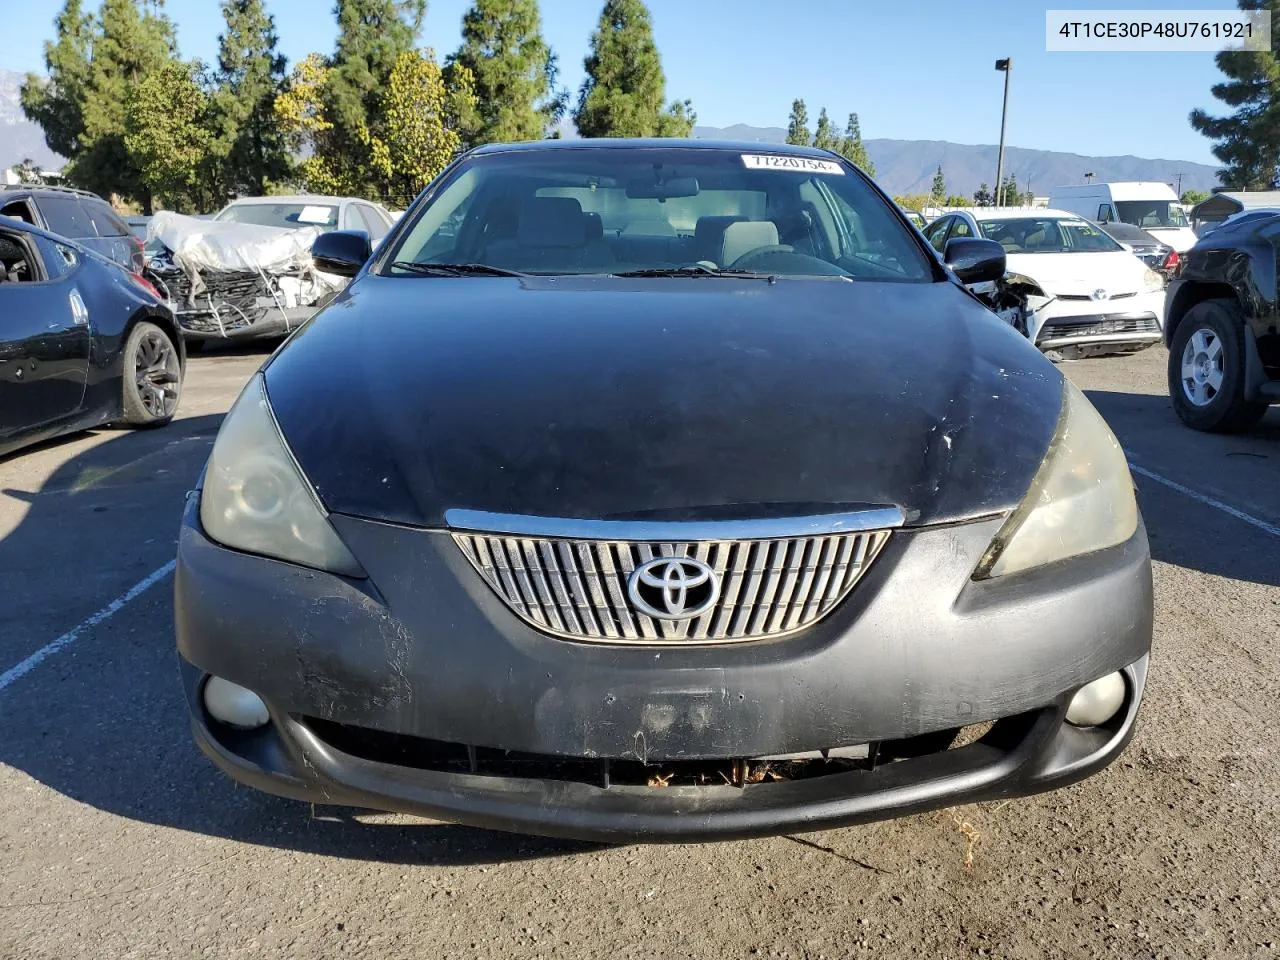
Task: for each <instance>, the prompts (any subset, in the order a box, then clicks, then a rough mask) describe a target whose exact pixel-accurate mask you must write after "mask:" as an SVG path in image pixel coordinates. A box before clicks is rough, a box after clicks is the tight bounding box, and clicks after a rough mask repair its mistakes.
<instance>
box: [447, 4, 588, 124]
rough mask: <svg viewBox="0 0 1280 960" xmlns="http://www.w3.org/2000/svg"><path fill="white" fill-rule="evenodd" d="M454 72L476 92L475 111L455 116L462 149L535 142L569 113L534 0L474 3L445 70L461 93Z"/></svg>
mask: <svg viewBox="0 0 1280 960" xmlns="http://www.w3.org/2000/svg"><path fill="white" fill-rule="evenodd" d="M459 69H463V70H466V71H467V72H468V73H469V74H470V76H471V81H472V83H473V85H474V88H475V106H474V108H473V109H471V110H467V111H464V112H462V113H461V114H459V116H458V122H459V123H460V124H462V127H463V129H462V133H463V137H464V139H465V142H466V144H467V145H474V144H480V143H491V142H504V143H505V142H511V141H516V140H538V139H540V138H542V137H544V136H546V135H547V134H548V133H549V132H550V130H551V128H552V127H554V126H555V125H556V124H557V123H559V122H560V119H561V117H563V116H564V112H565V110H566V109H567V107H568V101H569V94H568V92H567V91H564V90H559V89H557V88H556V76H557V73H558V68H557V64H556V57H555V54H554V53H552V51H551V48H550V47H549V46H547V43H546V41H545V40H543V39H542V18H541V16H540V15H539V13H538V3H537V0H475V3H474V4H473V6H472V7H471V9H469V10H468V11H467V13H466V15H465V16H464V17H463V18H462V46H461V47H460V48H459V49H458V51H457V52H456V53H455V54H453V56H452V57H450V58H449V62H448V64H447V66H446V74H447V76H446V79H447V80H448V82H449V83H450V85H452V86H454V87H455V88H459V89H461V88H464V87H465V86H466V80H465V79H464V78H462V77H461V76H455V75H454V72H455V71H458V70H459Z"/></svg>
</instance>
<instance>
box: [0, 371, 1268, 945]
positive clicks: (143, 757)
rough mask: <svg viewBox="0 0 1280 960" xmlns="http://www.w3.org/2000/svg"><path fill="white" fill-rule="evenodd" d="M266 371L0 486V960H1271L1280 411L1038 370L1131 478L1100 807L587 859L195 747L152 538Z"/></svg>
mask: <svg viewBox="0 0 1280 960" xmlns="http://www.w3.org/2000/svg"><path fill="white" fill-rule="evenodd" d="M265 356H266V353H265V351H264V350H252V349H249V350H238V351H230V352H213V353H206V354H200V355H196V356H193V357H192V359H191V363H190V368H189V374H188V380H187V384H186V390H185V395H184V397H183V401H182V407H181V411H180V417H179V419H178V420H177V421H176V422H175V423H173V424H172V425H170V426H169V427H167V428H165V429H162V430H156V431H146V432H138V433H131V432H126V431H120V430H110V429H109V430H99V431H95V432H93V433H91V434H85V435H81V436H78V437H74V438H69V439H63V440H60V441H55V442H52V443H46V444H43V445H41V446H39V447H37V448H34V449H31V450H27V451H24V452H21V453H18V454H15V455H12V456H10V457H8V458H5V459H0V571H2V572H3V575H4V585H5V590H4V594H3V603H4V606H5V608H6V609H5V610H4V614H3V617H2V618H0V957H3V958H6V960H7V958H15V960H17V958H22V960H37V958H39V960H44V958H49V960H53V958H59V960H62V958H71V957H93V958H98V957H102V958H132V957H137V958H146V960H151V958H160V957H205V956H207V957H218V958H239V957H246V958H247V957H269V956H287V957H297V958H310V957H330V956H334V957H338V956H340V957H370V958H374V957H377V958H392V957H396V958H398V957H448V958H452V957H503V958H506V957H543V956H554V957H573V958H578V957H599V956H609V957H611V958H623V957H644V958H657V957H673V958H674V957H690V956H700V957H701V956H706V957H754V956H769V957H795V958H819V957H831V958H835V957H848V956H876V957H882V956H883V957H914V956H924V957H969V956H992V957H1012V958H1022V957H1026V958H1032V957H1072V958H1076V957H1081V958H1086V957H1087V958H1094V957H1104V956H1105V957H1112V956H1114V957H1124V958H1135V957H1142V958H1157V957H1170V958H1174V957H1176V958H1182V957H1205V958H1215V960H1217V958H1234V957H1272V956H1280V893H1278V892H1277V888H1278V887H1280V794H1278V792H1277V787H1276V784H1277V783H1280V748H1278V744H1280V737H1278V736H1277V733H1276V729H1277V720H1278V719H1280V716H1278V714H1280V707H1278V706H1277V704H1280V409H1277V410H1272V411H1271V413H1270V414H1269V415H1268V417H1267V419H1266V420H1265V421H1264V422H1263V423H1262V424H1261V425H1260V426H1259V427H1257V428H1256V429H1255V430H1253V431H1251V432H1250V433H1249V434H1246V435H1243V436H1232V437H1217V436H1208V435H1204V434H1198V433H1195V432H1193V431H1191V430H1188V429H1185V428H1184V427H1182V426H1181V425H1180V424H1179V423H1178V422H1177V420H1176V419H1175V417H1174V415H1173V413H1172V411H1171V410H1170V408H1169V403H1168V400H1167V398H1166V396H1165V395H1164V360H1165V353H1164V350H1163V348H1162V347H1156V348H1153V349H1150V350H1148V351H1146V352H1144V353H1141V354H1138V355H1136V356H1133V357H1128V358H1099V359H1095V360H1089V361H1083V362H1079V363H1069V364H1064V366H1063V370H1064V372H1066V373H1067V374H1068V375H1069V376H1070V377H1071V378H1072V379H1073V380H1074V381H1075V382H1076V383H1077V384H1078V385H1079V386H1080V387H1081V388H1082V389H1084V390H1085V391H1086V393H1087V394H1088V395H1089V396H1090V398H1091V399H1092V400H1093V401H1094V403H1095V404H1096V405H1097V406H1098V408H1099V409H1100V410H1101V411H1102V413H1103V414H1104V416H1106V418H1107V419H1108V421H1109V422H1110V423H1111V425H1112V427H1113V428H1114V429H1115V430H1116V432H1117V434H1118V435H1119V437H1120V439H1121V442H1122V443H1123V444H1124V446H1125V449H1126V452H1127V453H1128V455H1129V457H1130V460H1131V462H1132V464H1133V466H1134V470H1135V476H1136V480H1137V483H1138V487H1139V496H1140V502H1141V506H1142V510H1143V513H1144V516H1145V519H1146V523H1147V527H1148V531H1149V535H1150V538H1151V547H1152V553H1153V556H1154V558H1155V581H1156V638H1155V646H1154V651H1153V656H1152V663H1151V673H1150V679H1149V682H1148V688H1147V700H1146V704H1145V707H1144V714H1143V716H1142V717H1141V720H1140V729H1139V732H1138V734H1137V737H1136V738H1135V740H1134V742H1133V744H1132V745H1131V746H1130V748H1129V749H1128V751H1127V752H1126V753H1125V754H1124V755H1123V756H1122V757H1121V759H1120V760H1119V761H1117V762H1116V763H1115V764H1114V765H1113V766H1111V767H1110V768H1108V769H1107V770H1106V771H1104V772H1103V773H1101V774H1100V775H1098V776H1096V777H1094V778H1092V779H1090V780H1088V781H1085V782H1084V783H1082V784H1079V785H1077V786H1075V787H1072V788H1069V789H1067V790H1063V791H1058V792H1056V793H1051V794H1046V795H1042V796H1038V797H1032V798H1027V799H1021V800H1013V801H1005V802H1001V803H993V804H980V805H975V806H965V807H957V808H954V809H950V810H945V811H938V812H934V813H929V814H923V815H919V816H914V817H909V818H906V819H903V820H898V821H892V822H887V823H881V824H874V825H871V826H865V827H856V828H850V829H846V830H838V831H830V832H826V833H820V834H809V835H806V836H804V837H791V838H788V837H777V838H772V839H767V840H756V841H748V842H739V843H722V844H711V845H704V846H692V845H691V846H673V847H663V846H629V847H596V846H590V845H583V844H571V843H564V842H558V841H550V840H542V839H537V838H529V837H520V836H512V835H506V834H500V833H489V832H485V831H480V830H473V829H469V828H464V827H457V826H451V825H446V824H438V823H433V822H429V821H424V820H418V819H414V818H411V817H404V816H393V815H387V814H379V813H369V812H364V811H357V810H350V809H342V808H320V807H315V808H313V807H310V806H308V805H305V804H299V803H294V802H290V801H286V800H279V799H275V798H272V797H268V796H264V795H261V794H258V793H256V792H254V791H251V790H248V789H245V788H240V787H237V786H236V785H234V784H233V783H232V782H231V781H230V780H228V779H226V778H225V777H223V776H222V775H221V774H219V773H218V772H216V771H215V770H214V768H213V767H212V766H210V765H209V764H208V763H207V762H206V761H205V760H204V759H203V757H202V756H201V755H200V754H199V752H198V751H197V749H196V748H195V747H194V746H193V744H192V743H191V739H190V734H189V731H188V728H187V720H186V708H185V705H184V702H183V698H182V695H181V693H180V691H179V687H178V683H177V672H176V663H175V654H174V651H173V636H172V597H171V594H172V578H171V562H172V559H173V553H174V543H175V535H176V532H177V527H178V519H179V515H180V513H181V510H182V502H183V496H184V493H185V491H186V490H188V489H189V488H190V487H191V486H192V485H193V483H194V481H195V479H196V476H197V475H198V473H199V470H200V468H201V466H202V464H203V462H204V459H205V457H206V456H207V454H208V451H209V447H210V445H211V443H212V441H213V437H214V434H215V433H216V430H217V427H218V423H219V420H220V418H221V416H222V415H223V414H224V413H225V412H226V410H227V408H228V406H229V405H230V403H231V401H232V400H233V399H234V397H235V394H236V392H237V391H238V389H239V388H240V386H241V385H243V383H244V382H245V381H246V380H247V379H248V377H249V376H251V375H252V373H253V372H254V370H256V369H257V368H258V366H259V365H260V364H261V363H262V361H263V360H264V359H265ZM1081 642H1082V643H1085V642H1087V638H1081Z"/></svg>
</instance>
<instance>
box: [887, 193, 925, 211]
mask: <svg viewBox="0 0 1280 960" xmlns="http://www.w3.org/2000/svg"><path fill="white" fill-rule="evenodd" d="M893 202H894V203H896V204H897V205H898V206H900V207H901V208H902V209H903V210H915V211H916V212H917V213H923V212H924V210H925V208H926V207H930V206H933V198H932V197H930V196H929V194H927V193H908V194H905V195H903V196H901V197H894V198H893Z"/></svg>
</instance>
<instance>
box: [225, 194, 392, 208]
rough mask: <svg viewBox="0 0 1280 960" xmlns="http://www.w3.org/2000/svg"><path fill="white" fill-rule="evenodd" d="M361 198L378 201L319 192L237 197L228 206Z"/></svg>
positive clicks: (347, 200) (331, 201) (343, 201)
mask: <svg viewBox="0 0 1280 960" xmlns="http://www.w3.org/2000/svg"><path fill="white" fill-rule="evenodd" d="M351 200H359V201H360V202H361V203H376V202H377V201H376V200H365V199H364V198H363V197H330V196H325V195H324V194H319V193H289V194H281V195H280V196H272V197H237V198H236V199H235V200H232V201H231V202H230V203H228V204H227V206H228V207H243V206H247V205H249V204H254V203H258V204H268V203H334V204H337V203H346V202H349V201H351Z"/></svg>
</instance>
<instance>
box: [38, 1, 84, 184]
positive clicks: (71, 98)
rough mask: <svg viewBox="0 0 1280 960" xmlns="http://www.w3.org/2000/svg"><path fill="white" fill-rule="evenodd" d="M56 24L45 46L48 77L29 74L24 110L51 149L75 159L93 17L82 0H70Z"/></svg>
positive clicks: (81, 119) (78, 149)
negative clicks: (52, 34)
mask: <svg viewBox="0 0 1280 960" xmlns="http://www.w3.org/2000/svg"><path fill="white" fill-rule="evenodd" d="M53 24H54V32H55V33H54V35H55V39H54V40H53V41H52V42H50V41H45V45H44V65H45V69H46V71H48V75H49V76H48V79H47V80H42V79H41V78H39V77H37V76H36V75H35V74H32V73H29V74H27V76H26V79H25V81H24V82H23V84H22V89H21V97H22V112H23V113H24V114H26V116H27V119H28V120H31V121H33V122H35V123H38V124H39V125H40V127H41V128H42V129H43V131H44V139H45V142H46V143H47V144H48V145H49V149H51V150H53V151H54V152H55V153H59V154H61V155H62V156H64V157H67V158H68V159H74V158H75V157H76V155H77V154H78V153H79V152H80V149H81V146H80V135H81V134H82V133H84V115H83V107H84V98H85V92H86V88H87V86H88V84H89V51H90V49H91V46H92V43H93V17H92V16H90V15H89V14H87V13H85V12H84V10H83V5H82V4H81V0H67V3H66V6H64V7H63V8H62V12H61V13H59V14H58V16H57V17H56V18H54V21H53Z"/></svg>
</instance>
